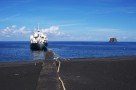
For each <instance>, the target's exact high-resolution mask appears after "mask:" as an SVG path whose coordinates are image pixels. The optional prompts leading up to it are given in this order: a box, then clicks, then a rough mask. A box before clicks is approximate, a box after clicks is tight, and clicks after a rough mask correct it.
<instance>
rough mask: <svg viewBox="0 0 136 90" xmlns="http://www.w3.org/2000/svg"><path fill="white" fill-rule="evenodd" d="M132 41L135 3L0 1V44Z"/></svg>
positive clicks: (134, 37) (113, 0) (105, 0)
mask: <svg viewBox="0 0 136 90" xmlns="http://www.w3.org/2000/svg"><path fill="white" fill-rule="evenodd" d="M38 23H39V26H40V29H41V30H42V31H44V32H46V34H47V35H48V39H49V40H51V41H56V40H57V41H108V39H109V37H117V38H118V40H119V41H136V0H0V36H1V37H0V41H10V40H12V41H15V40H19V41H20V40H21V41H22V40H25V41H26V40H29V36H30V34H31V33H32V32H33V31H34V30H35V29H36V27H37V24H38Z"/></svg>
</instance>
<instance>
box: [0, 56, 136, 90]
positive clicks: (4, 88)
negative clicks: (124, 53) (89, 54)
mask: <svg viewBox="0 0 136 90" xmlns="http://www.w3.org/2000/svg"><path fill="white" fill-rule="evenodd" d="M35 62H36V64H35ZM35 62H14V63H13V62H10V63H0V90H63V89H62V86H61V83H60V81H59V79H58V76H61V78H62V80H63V82H64V85H65V87H66V90H136V57H114V58H96V59H72V60H65V61H64V60H61V67H60V72H59V73H57V67H58V63H56V61H54V60H44V61H35Z"/></svg>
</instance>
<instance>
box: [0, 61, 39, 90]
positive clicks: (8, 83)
mask: <svg viewBox="0 0 136 90" xmlns="http://www.w3.org/2000/svg"><path fill="white" fill-rule="evenodd" d="M41 68H42V62H39V61H35V62H6V63H0V90H35V89H36V86H37V81H38V77H39V73H40V71H41Z"/></svg>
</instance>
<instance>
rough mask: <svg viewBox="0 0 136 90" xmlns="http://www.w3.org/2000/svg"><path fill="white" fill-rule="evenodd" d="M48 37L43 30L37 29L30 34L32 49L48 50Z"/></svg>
mask: <svg viewBox="0 0 136 90" xmlns="http://www.w3.org/2000/svg"><path fill="white" fill-rule="evenodd" d="M47 45H48V39H47V36H46V35H45V34H44V33H42V32H41V31H39V30H38V31H36V32H34V33H33V34H32V35H30V49H31V50H33V51H37V50H47Z"/></svg>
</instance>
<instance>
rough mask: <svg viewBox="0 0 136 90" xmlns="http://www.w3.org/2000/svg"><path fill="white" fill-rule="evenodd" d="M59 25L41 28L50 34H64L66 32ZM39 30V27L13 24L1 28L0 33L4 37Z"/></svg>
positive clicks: (27, 33)
mask: <svg viewBox="0 0 136 90" xmlns="http://www.w3.org/2000/svg"><path fill="white" fill-rule="evenodd" d="M59 29H60V27H59V26H51V27H49V28H42V29H39V30H40V31H42V32H43V33H45V34H47V35H48V36H63V35H64V33H63V32H61V31H60V30H59ZM35 31H37V29H33V30H32V29H28V28H26V27H25V26H22V27H17V26H16V25H12V26H9V27H6V28H4V29H1V30H0V34H1V35H2V36H3V37H14V36H15V37H16V36H19V37H21V36H29V35H30V34H32V33H33V32H35Z"/></svg>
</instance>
